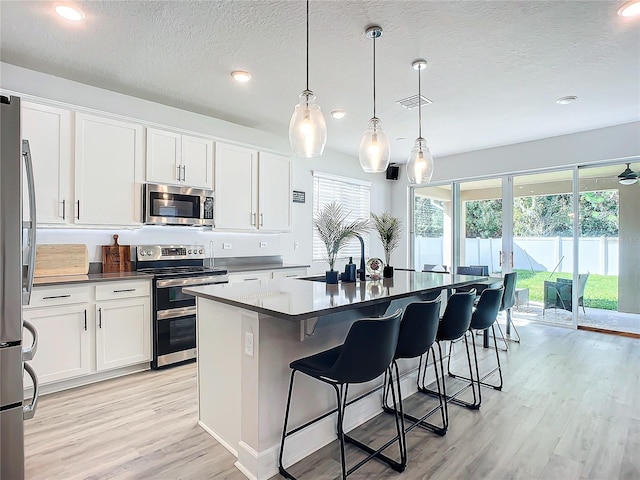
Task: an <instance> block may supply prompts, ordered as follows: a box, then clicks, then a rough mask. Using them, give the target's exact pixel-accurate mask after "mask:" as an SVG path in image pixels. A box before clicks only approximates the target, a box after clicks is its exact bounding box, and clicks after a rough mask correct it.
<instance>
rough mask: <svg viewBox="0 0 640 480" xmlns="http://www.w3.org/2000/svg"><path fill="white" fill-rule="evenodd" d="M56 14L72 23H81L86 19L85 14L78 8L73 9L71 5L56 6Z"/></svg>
mask: <svg viewBox="0 0 640 480" xmlns="http://www.w3.org/2000/svg"><path fill="white" fill-rule="evenodd" d="M56 13H57V14H58V15H60V16H61V17H62V18H64V19H65V20H70V21H72V22H79V21H80V20H82V19H84V17H85V14H84V12H83V11H82V10H81V9H79V8H78V7H72V6H71V5H56Z"/></svg>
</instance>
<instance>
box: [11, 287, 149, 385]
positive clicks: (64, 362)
mask: <svg viewBox="0 0 640 480" xmlns="http://www.w3.org/2000/svg"><path fill="white" fill-rule="evenodd" d="M150 292H151V282H150V280H141V279H136V280H120V281H117V282H98V283H83V284H80V285H78V284H75V285H56V286H50V287H44V286H43V287H35V288H34V291H33V294H32V297H31V298H32V302H31V304H30V305H29V306H26V307H24V312H23V318H24V319H25V320H26V321H29V322H31V323H32V324H33V325H34V326H35V328H36V330H37V332H38V348H37V351H36V354H35V356H34V358H33V360H32V361H31V364H32V365H33V367H34V368H35V370H36V372H37V373H38V379H39V381H40V384H41V385H48V384H55V383H56V382H60V383H59V384H58V385H54V386H53V388H51V391H54V390H60V389H64V388H69V387H71V386H74V385H73V384H72V383H73V382H78V381H79V380H82V381H81V382H79V383H77V384H82V383H88V382H90V381H96V380H97V379H103V378H107V377H108V376H109V372H107V373H106V374H104V373H102V372H106V371H108V370H115V369H118V368H122V367H129V368H131V367H135V366H137V365H138V366H141V367H142V368H148V367H149V364H148V363H147V362H149V361H150V360H151V296H150ZM31 341H32V337H31V335H30V333H29V332H28V330H27V329H24V344H25V345H30V344H31ZM98 373H101V374H102V376H100V377H98V376H97V374H98ZM115 373H116V374H117V372H115ZM92 375H93V376H94V377H96V378H95V379H93V380H91V376H92ZM105 375H106V376H105ZM83 377H84V378H83ZM85 380H86V381H85ZM29 384H30V383H29V382H28V381H25V385H29Z"/></svg>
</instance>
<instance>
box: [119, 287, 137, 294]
mask: <svg viewBox="0 0 640 480" xmlns="http://www.w3.org/2000/svg"><path fill="white" fill-rule="evenodd" d="M135 291H136V289H135V288H125V289H123V290H114V291H113V293H123V292H135Z"/></svg>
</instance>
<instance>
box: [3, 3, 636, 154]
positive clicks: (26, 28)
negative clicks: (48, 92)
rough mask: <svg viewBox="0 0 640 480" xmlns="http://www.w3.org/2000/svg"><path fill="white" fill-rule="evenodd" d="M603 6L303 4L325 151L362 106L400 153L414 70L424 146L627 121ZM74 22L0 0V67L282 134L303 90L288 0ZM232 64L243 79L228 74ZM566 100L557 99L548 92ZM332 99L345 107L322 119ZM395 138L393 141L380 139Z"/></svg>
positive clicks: (630, 34)
mask: <svg viewBox="0 0 640 480" xmlns="http://www.w3.org/2000/svg"><path fill="white" fill-rule="evenodd" d="M621 3H624V0H619V1H609V0H598V1H581V0H576V1H561V0H553V1H516V0H511V1H482V2H479V1H446V2H440V1H399V0H397V1H371V0H367V1H319V0H316V1H312V2H311V7H310V8H311V19H310V25H311V33H310V35H311V68H310V75H311V79H310V87H311V89H312V90H313V91H314V92H315V93H316V95H317V97H318V103H319V104H320V106H321V107H322V109H323V111H324V112H325V116H326V117H327V124H328V128H329V140H328V147H329V148H330V149H334V150H338V151H342V152H346V153H349V154H352V155H357V149H358V144H359V141H360V136H361V135H362V132H363V131H364V129H365V128H366V125H367V122H368V120H369V118H370V117H371V115H372V88H371V67H372V57H371V53H372V52H371V50H372V45H371V40H367V39H366V38H365V36H364V30H365V28H366V27H367V26H369V25H371V24H379V25H380V26H382V28H383V30H384V35H383V36H382V38H380V39H379V40H378V41H377V43H376V49H377V67H378V78H377V98H378V112H377V113H378V117H380V118H381V120H382V122H383V126H384V128H385V129H386V131H387V133H388V135H389V138H390V139H391V140H392V144H391V155H392V160H393V161H397V162H403V161H406V157H407V156H408V153H409V150H410V149H411V147H412V145H413V141H414V139H415V137H416V136H417V115H418V112H417V110H410V111H409V110H405V109H404V108H403V107H400V106H398V105H397V104H396V101H397V100H400V99H402V98H405V97H407V96H410V95H414V94H416V93H417V73H416V72H415V71H414V70H412V69H411V62H412V61H413V60H415V59H416V58H420V57H423V58H425V59H427V61H428V62H429V66H428V67H427V70H425V71H424V72H423V77H422V78H423V94H424V95H425V96H427V97H428V98H430V99H431V100H433V102H434V103H433V105H429V106H427V107H423V118H424V128H423V131H424V134H425V137H426V138H427V141H428V143H429V145H430V147H431V150H432V152H433V154H434V156H443V155H447V154H451V153H458V152H463V151H470V150H476V149H481V148H487V147H492V146H498V145H505V144H510V143H516V142H521V141H526V140H533V139H538V138H544V137H548V136H554V135H561V134H565V133H572V132H576V131H583V130H589V129H593V128H599V127H604V126H609V125H615V124H621V123H627V122H631V121H636V120H639V119H640V18H622V17H619V16H618V15H617V14H616V11H617V9H618V8H619V6H620V4H621ZM75 4H78V5H81V7H82V8H83V9H84V11H85V12H86V14H87V18H86V20H85V21H84V22H83V23H82V24H80V25H73V24H70V23H69V22H67V21H64V20H62V19H60V18H58V17H57V16H56V15H55V13H54V12H53V3H52V2H43V1H19V2H13V1H4V0H3V1H1V2H0V21H1V37H0V39H1V49H0V58H1V60H2V61H4V62H8V63H12V64H15V65H19V66H22V67H26V68H31V69H34V70H38V71H42V72H46V73H50V74H53V75H57V76H61V77H65V78H69V79H73V80H76V81H79V82H83V83H87V84H91V85H95V86H98V87H102V88H106V89H109V90H114V91H118V92H122V93H126V94H130V95H134V96H138V97H142V98H146V99H149V100H152V101H157V102H161V103H164V104H168V105H172V106H175V107H179V108H184V109H187V110H192V111H195V112H198V113H203V114H206V115H211V116H214V117H218V118H221V119H225V120H229V121H232V122H235V123H239V124H243V125H247V126H251V127H255V128H259V129H263V130H267V131H271V132H274V133H278V134H281V135H283V136H286V135H287V128H288V123H289V119H290V116H291V113H292V111H293V107H294V105H295V104H296V103H297V100H298V95H299V94H300V92H301V91H302V90H303V89H304V86H305V76H304V72H305V68H304V67H305V63H304V62H305V48H304V39H305V28H304V25H305V24H304V21H305V2H304V1H299V0H298V1H269V0H261V1H246V0H245V1H242V0H235V1H203V2H196V1H184V2H175V1H91V2H75ZM235 69H244V70H248V71H250V72H251V73H252V74H253V80H252V81H251V82H250V83H248V84H238V83H236V82H235V81H233V80H232V79H231V77H230V75H229V73H230V72H231V71H232V70H235ZM565 95H577V96H578V97H579V100H578V101H577V102H574V103H573V104H570V105H564V106H563V105H557V104H556V103H555V100H556V99H557V98H559V97H561V96H565ZM333 109H345V110H347V112H348V114H347V116H346V117H345V118H344V119H343V120H341V121H338V120H334V119H332V118H331V117H330V116H329V112H330V111H331V110H333ZM398 137H405V138H406V140H404V141H402V140H395V139H396V138H398Z"/></svg>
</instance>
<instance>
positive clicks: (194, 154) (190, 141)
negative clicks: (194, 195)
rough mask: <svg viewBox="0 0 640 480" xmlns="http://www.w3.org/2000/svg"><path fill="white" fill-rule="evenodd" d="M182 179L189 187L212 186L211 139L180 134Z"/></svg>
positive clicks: (207, 187)
mask: <svg viewBox="0 0 640 480" xmlns="http://www.w3.org/2000/svg"><path fill="white" fill-rule="evenodd" d="M182 180H183V183H184V184H185V185H188V186H189V187H199V188H204V189H207V190H211V189H212V188H213V141H212V140H208V139H206V138H200V137H191V136H189V135H183V136H182Z"/></svg>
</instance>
